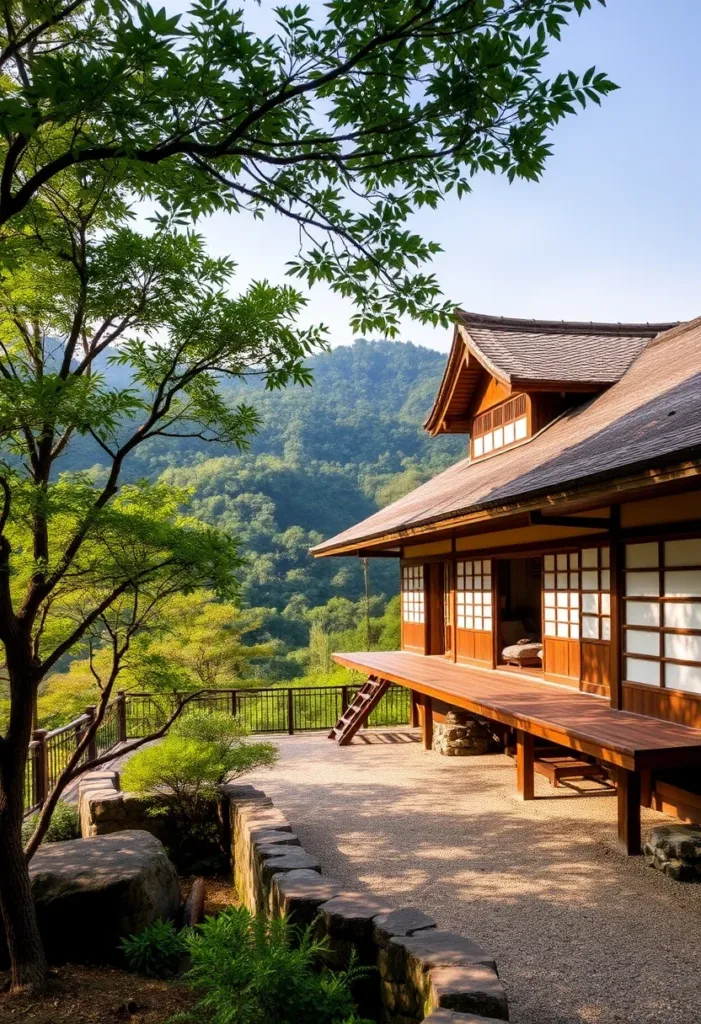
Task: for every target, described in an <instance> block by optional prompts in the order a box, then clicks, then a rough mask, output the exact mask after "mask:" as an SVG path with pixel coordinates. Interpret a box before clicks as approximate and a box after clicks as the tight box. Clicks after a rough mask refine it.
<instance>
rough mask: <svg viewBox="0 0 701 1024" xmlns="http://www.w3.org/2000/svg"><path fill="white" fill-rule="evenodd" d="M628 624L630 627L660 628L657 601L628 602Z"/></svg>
mask: <svg viewBox="0 0 701 1024" xmlns="http://www.w3.org/2000/svg"><path fill="white" fill-rule="evenodd" d="M626 622H627V623H628V625H629V626H659V624H660V606H659V604H658V603H657V601H626Z"/></svg>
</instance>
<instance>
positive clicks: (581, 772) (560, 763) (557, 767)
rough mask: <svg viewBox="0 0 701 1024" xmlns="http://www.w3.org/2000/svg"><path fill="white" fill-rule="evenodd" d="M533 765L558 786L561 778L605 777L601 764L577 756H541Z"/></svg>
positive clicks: (539, 772)
mask: <svg viewBox="0 0 701 1024" xmlns="http://www.w3.org/2000/svg"><path fill="white" fill-rule="evenodd" d="M533 767H534V768H535V770H536V771H537V772H538V774H539V775H544V776H545V778H546V779H547V780H548V781H549V782H550V783H551V785H553V786H557V784H558V783H559V781H560V779H603V777H604V772H603V770H602V768H601V767H600V765H598V764H592V763H591V762H590V761H580V760H579V759H578V758H576V757H567V756H565V757H561V756H556V757H540V758H537V759H536V761H535V763H534V766H533Z"/></svg>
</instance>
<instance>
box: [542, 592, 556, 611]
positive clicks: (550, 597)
mask: <svg viewBox="0 0 701 1024" xmlns="http://www.w3.org/2000/svg"><path fill="white" fill-rule="evenodd" d="M543 603H544V604H545V607H546V608H554V607H555V594H554V593H553V591H552V590H546V591H545V593H544V594H543Z"/></svg>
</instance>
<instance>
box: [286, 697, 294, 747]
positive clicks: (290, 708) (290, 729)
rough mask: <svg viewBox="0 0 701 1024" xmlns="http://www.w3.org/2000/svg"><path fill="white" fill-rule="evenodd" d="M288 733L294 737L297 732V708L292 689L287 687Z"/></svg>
mask: <svg viewBox="0 0 701 1024" xmlns="http://www.w3.org/2000/svg"><path fill="white" fill-rule="evenodd" d="M287 731H288V733H289V734H290V736H292V734H293V733H294V731H295V707H294V701H293V700H292V687H291V686H288V687H287Z"/></svg>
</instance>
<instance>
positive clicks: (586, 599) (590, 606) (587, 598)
mask: <svg viewBox="0 0 701 1024" xmlns="http://www.w3.org/2000/svg"><path fill="white" fill-rule="evenodd" d="M582 611H583V612H593V613H594V614H595V615H596V614H597V612H598V611H599V595H598V594H582Z"/></svg>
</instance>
